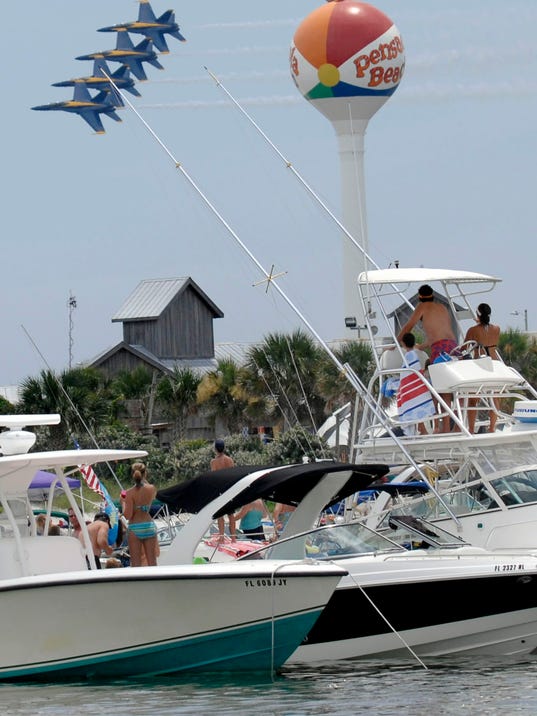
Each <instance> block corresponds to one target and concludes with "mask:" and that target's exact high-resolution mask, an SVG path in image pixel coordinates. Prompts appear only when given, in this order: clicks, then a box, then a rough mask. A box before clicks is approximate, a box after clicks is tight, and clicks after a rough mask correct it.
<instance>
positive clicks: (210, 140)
mask: <svg viewBox="0 0 537 716" xmlns="http://www.w3.org/2000/svg"><path fill="white" fill-rule="evenodd" d="M321 4H322V2H321V0H317V2H316V1H315V0H293V2H284V0H273V1H272V2H270V3H269V2H252V1H251V0H248V1H247V0H198V1H197V2H190V3H182V4H180V3H177V4H175V5H173V3H168V2H166V3H164V2H163V0H154V2H153V8H154V10H155V12H157V14H160V13H161V12H163V11H164V10H166V9H168V8H169V7H170V6H172V7H174V9H175V11H176V16H177V21H178V22H179V24H180V26H181V31H182V32H183V33H184V35H185V37H186V38H187V40H188V42H187V43H186V44H180V43H178V42H175V41H174V40H170V41H169V44H170V49H171V54H170V55H167V56H163V57H162V58H161V61H162V64H163V65H164V66H165V70H164V71H159V70H156V69H154V68H152V67H150V66H149V67H148V70H147V74H148V76H149V81H148V82H146V83H144V84H142V85H139V89H140V91H141V93H142V98H139V99H135V98H133V103H134V104H135V105H136V107H137V109H138V110H139V111H140V112H141V113H142V114H143V116H144V118H145V119H146V121H147V122H148V123H149V124H150V125H151V126H152V127H153V129H154V131H155V132H156V133H157V134H158V135H159V136H160V137H161V139H162V140H163V141H164V142H165V143H166V145H167V146H168V147H169V149H170V150H171V152H172V153H173V154H174V156H175V157H176V158H177V159H179V160H180V161H181V162H182V164H183V166H184V167H185V169H186V170H187V171H188V172H189V173H190V174H191V175H192V176H193V177H194V178H195V180H196V181H198V182H199V184H200V186H201V187H202V189H203V190H204V191H205V192H206V194H207V196H208V197H209V198H210V199H211V200H212V201H213V202H214V203H215V204H216V205H217V207H218V209H219V210H220V211H221V212H222V214H223V215H224V217H225V218H226V220H227V221H229V223H230V224H231V225H232V226H233V227H234V228H235V229H236V231H237V233H238V234H239V236H240V237H241V239H242V240H243V241H244V243H245V244H246V245H247V246H248V248H249V249H250V250H251V251H252V252H253V253H254V254H255V255H256V257H257V258H258V260H259V261H260V262H261V263H262V264H263V265H264V266H266V267H267V268H270V266H271V265H272V264H274V265H275V271H287V272H288V273H287V275H286V277H285V279H283V282H282V284H281V285H282V287H283V288H284V290H285V291H286V292H288V294H289V295H290V297H291V298H292V299H293V300H294V301H295V302H296V303H297V304H298V305H299V307H300V309H301V310H302V311H303V312H304V313H305V314H306V316H307V317H308V319H309V320H310V322H311V323H312V324H313V325H314V326H315V328H316V330H317V331H318V332H319V333H320V334H321V335H322V337H323V338H325V339H327V340H330V339H332V338H338V337H341V335H342V334H343V330H342V328H343V315H344V311H343V307H342V295H341V290H340V276H341V239H340V236H339V232H338V230H337V228H336V227H335V226H334V225H333V224H332V223H331V221H330V220H329V219H327V218H326V217H325V215H324V214H323V212H322V211H321V209H320V208H318V207H317V206H316V205H315V203H314V202H313V201H312V200H311V199H310V198H308V197H307V196H306V194H305V193H304V192H303V190H302V189H301V188H300V186H299V184H298V183H297V182H296V180H295V179H293V177H292V176H291V174H290V173H289V172H288V171H286V170H285V169H284V168H283V166H282V164H281V162H280V160H279V159H276V158H275V156H274V154H273V153H272V152H271V150H269V149H268V148H267V146H266V145H265V144H264V142H263V141H262V139H261V138H260V137H259V135H258V134H257V133H256V132H255V131H254V130H253V129H252V128H251V126H250V125H249V124H248V123H247V122H246V120H245V119H244V118H243V117H241V115H240V113H239V112H238V111H237V110H236V109H233V108H232V107H231V106H230V104H229V102H228V101H227V100H226V98H225V96H224V95H223V93H222V92H221V90H219V89H218V88H217V87H216V86H215V84H214V83H213V81H212V80H211V79H210V78H209V76H208V75H207V73H206V72H205V70H204V69H203V66H204V65H207V66H208V67H209V68H210V69H211V70H212V72H214V73H215V74H216V75H218V76H219V77H220V78H221V79H222V81H223V83H224V84H225V86H226V87H227V89H228V90H229V91H230V92H231V93H232V94H233V95H234V96H235V97H237V99H238V100H239V101H240V102H241V103H242V104H243V105H244V107H245V108H246V109H247V110H248V112H250V113H251V114H252V115H253V116H254V118H255V120H256V121H257V122H258V124H259V125H260V126H261V127H262V128H263V130H264V131H265V132H266V133H267V134H268V135H269V137H270V138H271V139H272V141H273V142H274V143H275V144H276V145H277V146H278V147H279V148H280V150H281V151H282V153H283V154H285V156H287V157H288V158H289V159H291V161H292V162H293V164H294V166H295V167H296V168H297V169H298V170H299V171H300V172H301V173H302V174H303V175H304V176H305V178H306V179H307V181H308V182H309V183H310V184H312V186H313V187H315V189H316V190H317V192H318V193H319V195H320V196H322V197H323V199H324V200H325V201H327V202H328V203H329V204H330V206H331V207H332V208H333V209H334V211H335V212H336V213H338V212H339V191H340V187H339V167H338V159H337V149H336V140H335V136H334V134H333V130H332V128H331V126H330V125H329V123H328V122H327V121H326V120H325V119H324V118H323V117H322V116H321V115H320V114H319V113H318V112H317V111H316V110H315V109H313V108H312V107H311V106H310V105H308V103H307V102H306V101H305V100H303V99H302V98H301V97H300V96H299V95H298V93H297V91H296V89H295V87H294V85H293V83H292V81H291V79H290V77H289V71H288V48H289V44H290V42H291V40H292V37H293V34H294V31H295V29H296V27H297V26H298V24H299V23H300V21H301V20H302V19H303V18H304V17H305V16H306V15H308V14H309V13H310V12H311V11H312V10H314V9H315V8H316V7H318V6H319V5H321ZM376 4H377V7H378V8H379V9H381V10H383V11H384V12H385V13H386V14H388V15H389V16H390V17H391V18H392V20H393V21H394V22H395V23H396V25H397V26H398V28H399V30H400V32H401V34H402V37H403V40H404V42H405V47H406V61H407V69H406V75H405V77H404V79H403V81H402V83H401V86H400V87H399V89H398V90H397V92H396V93H395V95H394V96H393V97H392V99H391V100H390V101H389V102H388V103H387V104H386V105H385V106H384V107H383V108H382V109H381V111H380V112H379V113H378V114H377V115H376V116H375V117H373V119H372V120H371V122H370V125H369V129H368V132H367V135H366V193H367V214H368V227H369V240H370V252H371V254H372V255H373V257H374V258H375V260H376V261H377V263H378V264H380V265H381V266H387V265H388V264H389V262H390V261H393V260H394V259H398V260H399V261H400V262H401V264H402V265H405V266H411V265H430V266H441V267H445V268H460V269H467V270H475V271H482V272H484V273H491V274H494V275H498V276H500V277H501V278H503V279H504V283H503V284H502V285H501V288H500V289H499V290H498V291H496V292H495V294H494V295H493V296H490V302H491V304H492V306H493V319H494V320H495V321H496V322H498V323H500V324H501V325H502V326H507V325H512V326H518V327H520V328H523V321H522V320H521V319H520V318H516V317H515V316H511V315H510V313H511V311H514V310H519V311H521V312H522V311H523V310H524V309H527V310H528V317H529V328H530V330H531V329H534V330H536V329H537V312H536V311H535V308H534V302H533V296H534V283H535V266H534V256H535V249H534V245H535V243H534V242H535V221H534V214H535V203H536V199H535V160H536V155H537V151H536V150H537V131H536V129H535V127H536V125H537V91H536V90H537V55H536V53H535V37H534V35H535V27H536V26H537V3H534V2H529V1H528V0H511V1H510V2H509V3H506V2H505V1H504V0H501V1H500V0H452V1H451V2H449V3H431V2H430V0H405V2H401V0H383V2H379V3H376ZM137 12H138V7H137V3H134V2H132V0H113V1H111V0H88V1H86V0H77V2H70V1H68V0H47V2H37V0H29V1H28V2H25V3H20V2H10V3H8V4H7V6H6V8H5V12H4V27H5V28H8V30H9V31H8V32H5V33H4V37H3V45H4V53H3V56H4V84H3V96H4V104H3V114H2V129H3V131H2V144H3V152H2V174H3V177H2V186H3V203H2V206H3V241H2V259H3V266H4V272H3V282H2V287H3V296H4V310H3V319H4V320H3V339H4V340H3V343H4V351H3V355H2V360H1V361H0V385H8V384H14V383H17V382H18V381H19V380H21V379H23V378H25V377H26V376H28V375H36V374H37V373H38V372H39V371H40V370H41V369H42V368H43V367H44V365H43V362H42V360H41V358H40V357H39V355H38V354H37V352H36V351H35V349H34V348H33V347H32V345H31V344H30V342H29V340H28V338H27V337H26V335H25V333H24V331H23V330H22V328H21V326H24V327H25V328H26V330H27V331H28V332H29V333H30V335H31V336H32V338H33V339H34V341H35V342H36V344H37V346H38V347H39V349H40V351H41V352H42V353H43V355H44V356H45V358H46V359H47V361H48V362H49V363H50V365H51V366H52V367H53V368H54V369H57V370H61V369H63V368H65V367H66V366H67V362H68V309H67V303H68V298H69V292H70V290H72V291H73V293H74V295H75V296H76V299H77V306H78V307H77V309H76V310H75V311H74V314H73V319H74V331H73V339H74V345H73V359H74V363H75V364H76V363H78V362H83V361H86V360H89V359H91V358H92V357H94V356H95V355H96V354H98V353H99V352H101V351H102V350H105V349H107V348H109V347H111V346H112V345H114V344H115V343H117V342H118V341H119V340H120V339H121V328H120V325H118V324H112V323H111V320H110V319H111V317H112V315H113V314H114V313H115V312H116V311H117V309H118V308H119V307H120V306H121V304H122V303H123V301H124V300H125V298H126V297H127V296H128V295H129V294H130V292H131V291H132V290H133V289H134V288H135V286H136V285H137V284H138V282H139V281H140V280H142V279H144V278H164V277H176V276H191V277H192V278H193V279H194V281H196V282H197V283H198V284H199V285H200V287H201V288H202V289H203V290H204V291H205V292H206V293H207V294H208V295H209V296H210V297H211V298H212V300H213V301H214V302H215V303H216V304H217V305H218V306H219V307H220V308H221V309H222V311H223V312H224V314H225V318H223V319H220V320H217V321H215V335H216V340H217V341H219V342H222V341H247V342H249V341H256V340H259V339H261V338H262V337H263V335H264V334H266V333H267V332H268V331H286V332H287V331H291V330H293V329H294V328H295V327H297V326H298V325H299V323H298V320H297V319H296V318H295V317H293V316H292V315H290V312H289V311H288V310H287V309H286V308H285V307H282V306H281V305H280V304H281V301H280V300H276V298H275V297H274V296H272V294H271V293H270V292H269V294H268V295H267V294H266V293H265V291H264V288H263V287H255V288H254V287H253V286H252V284H254V283H255V282H256V281H258V280H259V279H260V275H259V273H258V271H257V270H256V269H255V267H254V266H253V265H252V264H251V263H250V261H249V259H247V258H246V257H245V255H244V254H243V253H242V252H241V251H240V250H239V249H238V248H237V247H236V245H235V244H234V243H233V242H232V240H231V239H230V238H229V236H228V234H227V233H226V232H225V231H224V230H223V228H222V227H221V225H220V224H219V223H218V222H217V221H216V220H215V219H214V218H213V217H212V216H211V215H210V214H209V212H208V210H207V209H206V208H205V207H204V205H203V203H202V202H201V200H200V199H199V198H197V196H196V195H195V193H194V192H193V191H192V189H191V188H189V186H188V184H187V183H186V182H185V180H184V179H183V178H181V176H180V174H179V173H178V172H177V170H176V169H175V168H174V166H173V164H172V162H171V161H170V159H169V158H168V157H167V156H166V155H165V154H164V152H163V151H162V150H161V149H160V148H159V147H158V146H157V145H156V143H155V142H154V140H153V139H152V138H151V137H150V135H149V134H148V132H147V131H146V130H145V129H144V128H143V126H142V124H141V123H140V121H139V120H138V118H137V117H136V116H135V115H134V114H133V113H132V112H131V111H130V110H129V109H124V110H122V111H121V116H122V117H123V123H122V124H116V123H114V122H112V121H111V120H109V119H107V118H106V117H105V118H104V120H103V121H104V123H105V128H106V130H107V133H106V134H105V135H104V136H97V135H94V134H93V133H92V131H91V130H90V128H89V127H88V126H87V125H86V124H85V123H84V122H82V120H80V119H79V118H77V117H75V116H72V115H68V114H66V113H52V112H50V113H41V112H32V111H30V107H32V106H33V105H37V104H44V103H47V102H52V101H59V100H61V99H64V98H69V97H70V96H71V92H70V90H69V89H68V88H55V87H51V86H50V85H51V83H52V82H57V81H59V80H63V79H68V78H71V77H77V76H81V75H85V74H89V73H90V69H91V63H89V62H80V61H76V60H75V59H74V57H75V56H76V55H80V54H85V53H89V52H92V51H96V50H102V49H108V48H110V47H112V46H113V45H114V43H115V36H114V35H111V34H110V35H108V34H105V33H97V32H96V30H97V28H99V27H103V26H105V25H111V24H114V23H117V22H122V21H126V20H130V19H134V18H135V17H136V16H137ZM114 67H117V65H114ZM129 98H130V95H129Z"/></svg>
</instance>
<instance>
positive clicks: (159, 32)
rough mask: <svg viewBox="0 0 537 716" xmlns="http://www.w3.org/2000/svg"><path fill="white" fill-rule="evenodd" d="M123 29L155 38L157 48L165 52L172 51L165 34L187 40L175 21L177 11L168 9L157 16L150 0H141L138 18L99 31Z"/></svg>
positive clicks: (182, 40) (183, 40) (151, 38)
mask: <svg viewBox="0 0 537 716" xmlns="http://www.w3.org/2000/svg"><path fill="white" fill-rule="evenodd" d="M121 30H127V31H128V32H133V33H138V34H140V35H145V37H149V39H150V40H153V42H154V44H155V47H156V48H157V50H159V51H160V52H163V53H168V52H169V51H170V50H169V49H168V45H167V44H166V39H165V37H164V35H170V37H174V38H175V39H176V40H179V41H180V42H186V40H185V38H184V37H183V35H181V33H180V32H179V25H178V24H177V23H176V22H175V12H174V11H173V10H166V12H164V13H162V15H161V16H160V17H156V15H155V13H154V12H153V8H152V7H151V5H150V3H149V0H140V9H139V11H138V20H136V21H134V20H133V21H132V22H122V23H120V24H119V25H111V26H110V27H101V28H100V30H99V32H119V31H121Z"/></svg>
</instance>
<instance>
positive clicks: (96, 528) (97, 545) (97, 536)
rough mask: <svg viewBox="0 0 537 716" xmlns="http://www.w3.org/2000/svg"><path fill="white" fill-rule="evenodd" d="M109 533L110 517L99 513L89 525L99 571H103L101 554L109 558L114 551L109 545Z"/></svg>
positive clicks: (104, 513)
mask: <svg viewBox="0 0 537 716" xmlns="http://www.w3.org/2000/svg"><path fill="white" fill-rule="evenodd" d="M109 531H110V517H108V515H107V514H106V512H98V513H97V514H96V515H95V517H94V518H93V522H92V523H91V524H89V525H88V534H89V538H90V542H91V547H92V550H93V555H94V557H95V563H96V565H97V569H101V561H100V556H101V552H103V551H104V552H105V553H106V554H107V555H108V556H110V555H111V554H112V552H113V551H114V548H113V547H111V546H110V545H109V544H108V532H109Z"/></svg>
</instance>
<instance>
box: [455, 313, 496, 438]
mask: <svg viewBox="0 0 537 716" xmlns="http://www.w3.org/2000/svg"><path fill="white" fill-rule="evenodd" d="M491 313H492V311H491V308H490V306H489V305H488V303H480V304H479V306H478V307H477V312H476V319H475V320H476V324H477V325H475V326H472V327H471V328H469V329H468V330H467V331H466V335H465V337H464V340H465V342H466V341H475V342H476V343H477V347H476V349H475V351H474V358H479V356H480V355H483V354H485V355H487V356H490V357H491V358H492V360H499V356H498V353H497V351H496V349H497V347H498V341H499V339H500V326H496V325H494V324H493V323H491V322H490V314H491ZM493 401H494V405H495V406H496V410H491V411H489V417H490V423H489V432H490V433H493V432H494V430H495V428H496V420H497V418H498V415H497V412H496V411H497V410H498V408H499V401H498V399H497V398H493ZM476 405H477V398H470V399H469V400H468V407H469V408H470V410H468V430H469V431H470V433H472V435H473V433H474V430H475V421H476V417H477V411H476V410H475V406H476ZM471 408H474V409H471Z"/></svg>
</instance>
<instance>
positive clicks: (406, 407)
mask: <svg viewBox="0 0 537 716" xmlns="http://www.w3.org/2000/svg"><path fill="white" fill-rule="evenodd" d="M401 342H402V343H403V346H404V347H405V349H406V352H405V358H404V362H403V368H407V369H408V370H403V371H402V372H401V381H400V383H399V389H398V391H397V412H398V413H399V418H400V419H401V422H403V423H406V425H405V426H404V428H403V430H404V432H405V434H406V435H414V434H415V431H416V423H417V428H418V432H419V433H420V435H426V434H427V430H426V428H425V425H424V423H423V421H424V420H427V419H428V418H430V417H432V416H433V415H434V414H435V407H434V403H433V399H432V396H431V393H430V391H429V389H428V388H427V386H426V384H425V382H424V381H423V379H422V377H420V376H422V375H423V370H422V368H421V363H420V359H419V356H418V354H417V352H416V350H415V344H416V338H415V336H414V334H413V333H405V334H404V335H403V337H402V339H401ZM416 371H418V372H416Z"/></svg>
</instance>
